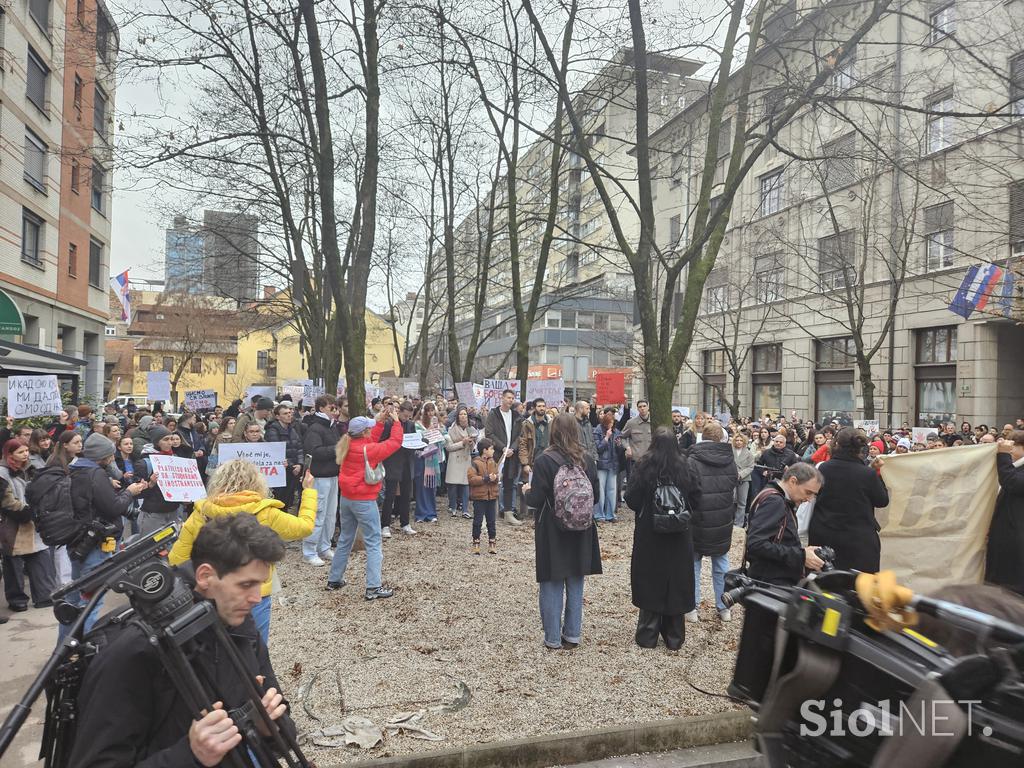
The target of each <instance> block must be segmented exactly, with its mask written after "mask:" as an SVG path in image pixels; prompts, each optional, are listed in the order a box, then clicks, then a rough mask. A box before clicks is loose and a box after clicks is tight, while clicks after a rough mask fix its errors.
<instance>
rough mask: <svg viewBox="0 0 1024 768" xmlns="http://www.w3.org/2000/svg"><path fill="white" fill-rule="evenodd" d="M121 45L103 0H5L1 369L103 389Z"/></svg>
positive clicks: (0, 2) (0, 119)
mask: <svg viewBox="0 0 1024 768" xmlns="http://www.w3.org/2000/svg"><path fill="white" fill-rule="evenodd" d="M117 50H118V38H117V31H116V28H115V27H114V25H113V23H112V21H111V19H110V15H109V14H108V12H107V10H106V9H105V7H104V6H103V4H102V3H97V2H95V0H76V1H75V2H70V3H67V4H65V3H64V2H60V1H58V0H0V289H2V291H3V292H4V293H5V294H6V296H7V297H9V299H10V301H11V304H12V305H13V307H15V308H16V310H17V311H16V313H14V314H16V315H17V317H12V322H11V323H9V324H7V323H5V324H4V325H3V329H2V331H3V339H2V340H0V346H3V347H5V348H7V353H6V354H5V355H4V356H3V358H2V360H3V362H2V363H0V378H3V377H4V376H6V375H9V374H15V373H56V374H57V375H58V376H59V378H60V380H61V382H62V386H64V387H66V388H67V389H69V390H72V391H74V392H75V393H76V394H87V395H97V396H99V395H101V394H102V387H103V375H104V371H103V368H104V365H103V345H102V341H103V335H104V326H105V323H106V319H107V288H108V282H109V263H110V253H109V247H110V177H111V159H112V151H111V150H112V134H113V119H112V116H113V109H114V91H115V82H114V66H115V62H116V56H117Z"/></svg>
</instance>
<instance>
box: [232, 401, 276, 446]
mask: <svg viewBox="0 0 1024 768" xmlns="http://www.w3.org/2000/svg"><path fill="white" fill-rule="evenodd" d="M272 410H274V401H273V400H271V399H270V398H269V397H261V398H259V399H258V400H256V401H255V402H254V403H253V404H252V410H251V411H246V412H245V413H243V414H242V415H241V416H239V417H238V421H236V422H235V430H234V433H233V434H234V439H235V442H236V443H243V442H245V428H246V427H248V426H249V425H250V424H253V423H255V424H259V425H260V427H261V428H266V426H267V419H269V418H270V412H271V411H272Z"/></svg>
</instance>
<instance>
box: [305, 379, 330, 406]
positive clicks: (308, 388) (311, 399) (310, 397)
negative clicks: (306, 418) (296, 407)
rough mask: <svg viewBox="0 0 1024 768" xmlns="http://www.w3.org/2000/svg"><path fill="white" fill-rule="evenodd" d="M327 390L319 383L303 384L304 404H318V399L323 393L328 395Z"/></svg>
mask: <svg viewBox="0 0 1024 768" xmlns="http://www.w3.org/2000/svg"><path fill="white" fill-rule="evenodd" d="M326 394H327V390H325V389H324V388H323V387H321V386H320V385H318V384H303V385H302V404H303V405H309V406H313V405H316V399H317V398H318V397H320V396H321V395H326Z"/></svg>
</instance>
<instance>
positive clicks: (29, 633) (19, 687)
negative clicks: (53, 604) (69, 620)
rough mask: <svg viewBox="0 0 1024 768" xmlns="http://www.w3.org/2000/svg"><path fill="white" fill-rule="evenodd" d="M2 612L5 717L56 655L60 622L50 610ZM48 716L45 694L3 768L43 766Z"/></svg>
mask: <svg viewBox="0 0 1024 768" xmlns="http://www.w3.org/2000/svg"><path fill="white" fill-rule="evenodd" d="M0 612H2V614H3V615H4V616H7V617H8V618H9V619H10V621H8V622H7V623H6V624H4V625H3V626H0V679H2V680H3V685H0V717H2V718H6V717H7V715H8V713H9V712H10V711H11V709H12V708H13V707H14V705H15V704H17V703H18V701H19V700H20V699H21V697H22V696H23V695H24V693H25V691H26V690H28V687H29V685H31V684H32V681H33V680H34V679H35V676H36V675H37V674H38V673H39V670H40V669H41V668H42V666H43V664H45V663H46V660H47V659H48V658H49V657H50V653H52V652H53V649H54V647H55V645H56V643H57V619H55V618H54V616H53V610H52V609H50V608H41V609H35V608H29V609H28V610H27V611H25V612H24V613H11V612H10V611H8V610H7V608H6V606H5V607H4V608H0ZM45 713H46V695H45V694H42V695H40V697H39V698H38V699H37V700H36V703H35V705H34V706H33V707H32V713H31V714H30V715H29V718H28V720H27V721H26V723H25V725H23V726H22V728H21V731H20V732H19V733H18V736H17V738H16V739H15V740H14V743H13V744H11V746H10V748H9V749H8V750H7V753H6V754H5V755H4V756H3V759H2V760H0V763H2V764H3V766H4V768H27V766H36V765H42V762H41V761H38V760H37V758H38V756H39V742H40V739H41V738H42V735H43V716H44V714H45Z"/></svg>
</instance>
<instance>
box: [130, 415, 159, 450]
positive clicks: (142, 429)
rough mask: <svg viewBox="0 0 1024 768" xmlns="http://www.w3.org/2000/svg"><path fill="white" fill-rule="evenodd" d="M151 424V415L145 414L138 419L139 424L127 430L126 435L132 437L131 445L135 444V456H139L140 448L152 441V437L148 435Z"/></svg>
mask: <svg viewBox="0 0 1024 768" xmlns="http://www.w3.org/2000/svg"><path fill="white" fill-rule="evenodd" d="M152 426H153V417H152V416H150V415H149V414H147V415H145V416H143V417H142V418H141V419H139V426H137V427H136V428H135V429H133V430H130V431H129V433H128V436H129V437H130V438H131V439H132V445H134V446H135V456H136V457H139V456H141V455H142V449H143V448H145V447H146V444H147V443H151V442H152V438H151V437H150V435H149V430H150V428H151V427H152Z"/></svg>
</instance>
